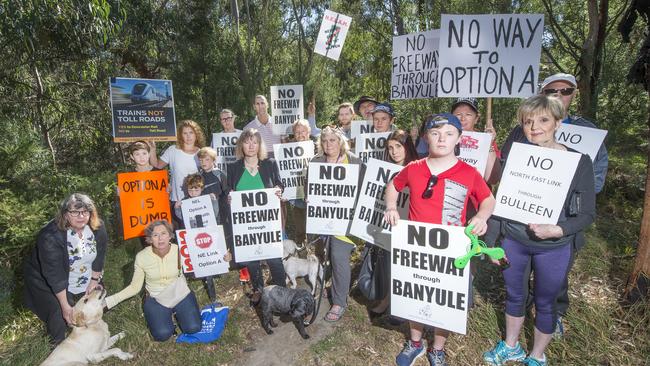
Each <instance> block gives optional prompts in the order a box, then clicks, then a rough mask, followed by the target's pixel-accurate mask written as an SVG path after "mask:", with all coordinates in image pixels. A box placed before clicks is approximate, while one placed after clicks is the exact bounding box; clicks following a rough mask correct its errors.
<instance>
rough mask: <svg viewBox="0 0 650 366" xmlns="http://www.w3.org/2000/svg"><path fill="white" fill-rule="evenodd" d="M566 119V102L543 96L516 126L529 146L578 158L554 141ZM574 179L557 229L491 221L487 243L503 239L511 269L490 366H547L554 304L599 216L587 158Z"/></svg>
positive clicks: (528, 104)
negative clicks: (530, 331) (530, 324)
mask: <svg viewBox="0 0 650 366" xmlns="http://www.w3.org/2000/svg"><path fill="white" fill-rule="evenodd" d="M563 118H564V107H563V105H562V101H561V100H560V99H559V98H557V97H554V96H547V95H544V94H541V95H536V96H534V97H531V98H529V99H527V100H526V101H524V103H523V104H522V105H521V106H520V107H519V110H518V111H517V120H518V121H519V124H520V126H521V128H522V130H523V132H524V134H525V136H526V139H527V140H528V141H529V142H530V143H531V144H534V145H537V146H541V147H543V148H548V149H555V150H562V151H572V152H576V151H575V150H573V149H570V148H567V147H566V146H564V145H562V144H560V143H558V142H557V141H556V139H555V132H556V131H557V129H558V128H560V125H561V124H562V119H563ZM571 174H572V175H573V180H572V181H571V185H570V186H569V190H568V193H567V196H566V200H565V202H564V207H563V209H562V213H561V214H560V218H559V220H558V223H557V224H556V225H552V224H537V223H528V224H523V223H520V222H515V221H511V220H506V219H504V218H500V217H493V218H491V219H490V222H489V230H488V233H487V234H486V235H485V242H486V243H487V244H488V245H490V244H492V245H493V244H495V243H496V242H497V239H498V238H499V237H500V236H502V237H503V238H502V240H501V247H502V248H503V250H504V251H505V254H506V257H507V259H508V261H509V263H510V265H509V267H508V268H506V269H504V270H503V279H504V282H505V285H506V306H505V308H506V315H505V319H506V337H505V340H503V341H500V342H498V343H497V345H496V346H495V347H494V348H493V349H492V350H490V351H488V352H485V353H484V354H483V358H484V360H485V361H486V362H488V363H489V364H491V365H503V364H505V363H506V362H508V361H522V360H523V363H524V364H526V365H532V366H544V365H546V356H545V355H544V351H545V349H546V347H547V346H548V344H549V342H550V341H551V338H552V336H553V331H554V330H555V325H556V321H557V318H558V308H557V304H556V299H557V297H558V295H560V293H561V292H562V290H563V286H565V283H566V282H567V276H568V272H569V270H570V268H571V263H572V262H573V256H574V254H575V248H579V247H581V246H582V245H584V230H585V229H586V228H587V226H589V225H590V224H591V223H592V222H593V221H594V217H595V215H596V206H595V200H596V197H595V193H594V172H593V167H592V163H591V159H590V158H589V156H588V155H586V154H582V156H581V157H580V161H579V163H578V168H577V170H576V171H575V172H574V173H571ZM532 272H534V273H535V280H534V290H533V292H534V295H535V296H534V301H535V335H534V343H533V345H532V348H531V349H530V353H529V355H528V357H526V352H525V351H524V350H523V348H522V346H521V345H520V344H519V335H520V333H521V329H522V328H523V325H524V320H525V315H526V298H527V296H528V283H529V281H530V278H531V273H532ZM529 344H530V343H529Z"/></svg>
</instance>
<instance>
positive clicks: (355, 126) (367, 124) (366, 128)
mask: <svg viewBox="0 0 650 366" xmlns="http://www.w3.org/2000/svg"><path fill="white" fill-rule="evenodd" d="M373 132H375V128H374V127H373V125H372V121H366V120H355V121H352V125H351V126H350V136H351V137H352V139H355V140H356V138H357V137H359V136H360V135H362V134H364V133H373Z"/></svg>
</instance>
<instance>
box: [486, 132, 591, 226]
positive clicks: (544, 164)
mask: <svg viewBox="0 0 650 366" xmlns="http://www.w3.org/2000/svg"><path fill="white" fill-rule="evenodd" d="M579 162H580V154H579V153H574V152H569V151H564V150H555V149H549V148H545V147H539V146H536V145H529V144H521V143H518V142H515V143H513V144H512V148H511V150H510V154H508V160H507V162H506V166H505V167H504V169H503V174H502V175H501V183H499V190H498V191H497V194H496V201H497V204H496V208H495V209H494V213H493V215H495V216H500V217H503V218H507V219H510V220H514V221H517V222H521V223H522V224H529V223H533V224H553V225H555V224H557V220H558V219H559V217H560V213H561V210H562V207H563V206H564V201H565V200H566V196H567V193H568V191H569V186H570V185H571V181H572V180H573V175H574V173H575V171H576V169H577V167H578V163H579Z"/></svg>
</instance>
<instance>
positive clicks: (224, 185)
mask: <svg viewBox="0 0 650 366" xmlns="http://www.w3.org/2000/svg"><path fill="white" fill-rule="evenodd" d="M576 85H577V83H576V80H575V78H574V77H573V76H572V75H568V74H556V75H553V76H551V77H549V78H547V79H546V80H545V81H544V82H543V83H542V85H541V88H540V94H539V95H536V96H533V97H531V98H529V99H527V100H525V101H524V102H523V103H522V104H521V106H520V107H519V110H518V113H517V122H518V124H517V126H516V127H515V128H514V129H513V131H512V132H511V133H510V135H509V136H508V139H507V140H506V143H505V144H504V145H503V146H502V148H501V150H499V148H498V147H497V145H496V139H495V137H496V131H495V130H494V127H493V126H492V121H487V123H486V128H485V131H486V132H488V133H490V134H492V137H493V138H492V143H491V149H490V153H489V157H488V165H487V173H486V174H485V178H484V176H483V175H482V174H481V173H479V172H478V171H477V170H476V169H475V168H473V167H472V166H470V165H468V164H466V163H464V162H463V161H462V160H459V159H458V155H459V143H460V141H461V134H462V131H474V130H476V128H477V124H478V123H479V121H480V113H479V104H478V102H477V101H476V99H473V98H459V99H458V100H456V101H455V102H454V103H453V105H452V108H451V111H450V113H440V114H435V115H430V116H427V117H426V118H425V119H424V120H423V123H422V125H421V127H420V129H419V130H418V131H417V136H411V134H409V132H407V131H404V130H401V129H398V128H396V125H395V120H396V113H395V111H394V110H393V108H392V106H391V105H390V104H388V103H379V102H378V101H376V100H374V99H373V98H371V97H368V96H363V97H361V98H360V99H359V100H358V101H357V102H356V103H354V104H351V103H343V104H341V105H340V106H339V107H338V109H337V126H334V125H331V126H330V125H328V126H324V127H322V129H318V128H317V127H316V123H315V108H314V106H313V103H310V105H309V107H308V115H309V118H308V119H307V120H298V121H296V122H295V124H294V126H293V141H309V140H310V139H311V138H314V139H316V146H317V150H318V153H317V155H316V156H315V157H314V158H313V159H312V161H313V162H320V163H332V164H358V165H360V168H361V169H360V171H361V173H360V179H363V171H364V163H363V162H362V161H361V160H360V159H359V158H358V157H357V156H355V154H353V153H352V150H351V146H352V145H353V144H354V141H353V140H352V136H351V124H352V121H353V120H354V119H355V115H359V116H361V117H362V118H363V119H366V120H371V121H372V122H373V129H374V132H390V134H389V136H388V138H387V143H386V152H385V157H386V160H387V161H389V162H391V163H394V164H398V165H401V166H403V167H404V168H403V169H402V170H401V172H400V173H398V174H397V175H396V176H395V177H394V178H393V179H392V180H391V181H390V182H389V183H388V184H387V186H386V211H385V216H384V219H385V221H386V222H388V223H390V224H391V225H399V220H400V217H399V214H398V212H397V208H396V203H397V198H398V193H399V192H400V191H402V190H404V189H406V188H408V189H409V190H410V198H409V214H408V219H409V220H413V221H420V222H425V223H432V224H445V225H459V226H464V225H473V233H475V234H477V235H485V237H484V240H485V242H486V243H488V244H489V245H496V244H500V245H501V246H502V247H503V249H504V250H505V253H506V257H507V260H508V261H509V267H507V268H505V269H504V270H503V277H504V280H505V287H506V306H505V312H506V315H505V317H506V337H505V339H504V340H502V341H500V342H498V343H497V345H496V346H495V347H494V348H493V349H491V350H489V351H487V352H486V353H485V354H484V359H485V361H486V362H488V363H490V364H493V365H503V364H504V363H506V362H508V361H513V360H514V361H522V362H523V363H525V364H527V365H546V364H547V363H546V362H547V361H546V357H545V355H544V350H545V349H546V347H547V345H548V344H549V342H550V340H551V338H552V334H553V333H554V332H555V331H556V330H558V331H562V322H561V317H562V316H563V315H564V314H565V312H566V308H567V306H568V296H567V295H566V293H567V287H568V273H569V271H570V269H571V266H572V264H573V261H574V259H575V255H576V253H577V251H578V250H579V249H580V248H581V247H582V246H583V245H584V230H585V229H586V228H587V227H588V226H589V225H590V224H591V222H592V221H593V220H594V217H595V194H596V193H597V192H599V191H600V190H601V189H602V186H603V182H604V177H605V174H606V170H607V152H606V150H605V148H604V146H603V147H601V151H600V152H599V154H598V156H597V158H596V159H595V161H594V162H593V164H592V161H591V159H590V158H589V157H588V156H587V155H584V154H583V155H582V156H581V159H580V163H579V165H578V169H577V171H576V172H574V173H573V180H572V182H571V186H570V188H569V192H568V194H567V198H566V202H565V204H564V207H563V211H562V214H561V216H560V219H559V221H558V224H557V225H548V224H536V223H529V224H527V225H526V224H522V223H519V222H515V221H511V220H507V219H504V218H500V217H496V216H492V212H493V210H494V207H495V204H496V202H495V199H494V196H493V195H492V192H491V188H490V186H489V184H493V183H496V182H498V181H499V179H500V174H501V167H502V166H504V164H505V163H506V161H507V158H508V153H509V151H510V147H511V145H512V143H513V142H522V143H528V144H534V145H537V146H541V147H545V148H549V149H557V150H568V151H574V150H572V149H571V148H569V147H566V146H564V145H562V144H560V143H558V142H557V140H556V139H555V131H556V130H557V129H558V128H559V127H560V125H561V124H562V123H573V124H577V125H582V126H589V127H595V126H594V125H593V124H591V123H590V122H589V121H587V120H585V119H583V118H579V117H574V116H569V114H568V109H569V105H570V104H571V101H572V99H573V97H574V96H575V93H576ZM254 109H255V111H256V117H255V119H253V120H252V121H251V122H250V123H248V124H247V125H246V126H245V127H244V129H243V131H240V130H237V129H235V118H236V116H235V115H234V113H233V112H232V111H230V110H223V111H222V112H221V114H220V121H221V124H222V126H223V129H224V132H238V133H241V135H240V137H239V139H238V141H237V145H236V148H235V152H236V157H237V160H236V161H235V162H234V163H231V164H229V165H228V167H227V171H226V172H220V171H218V170H217V169H215V158H216V153H215V152H214V150H212V149H211V148H209V147H206V146H205V144H206V139H205V135H204V133H203V132H202V129H201V128H200V126H199V125H198V124H197V123H195V122H193V121H189V120H186V121H182V122H180V123H179V125H178V133H177V141H176V144H174V145H172V146H170V147H168V148H167V149H166V150H165V151H164V152H163V153H162V154H161V155H160V156H158V154H157V151H156V144H155V143H153V142H138V143H134V144H132V145H131V147H130V150H129V152H130V156H131V159H132V160H133V162H134V163H135V170H136V171H149V170H155V169H164V168H166V167H167V168H169V170H170V178H171V179H170V180H171V182H170V187H171V189H170V204H171V207H179V205H180V202H181V201H182V200H183V199H186V198H187V197H195V196H197V195H201V194H210V195H211V197H212V199H213V205H214V206H215V214H216V216H217V217H218V220H219V223H221V224H224V229H225V231H226V236H227V237H229V225H228V222H229V221H228V214H227V211H228V202H229V201H228V194H229V192H231V191H243V190H254V189H263V188H275V189H276V192H277V194H278V196H280V197H281V194H282V190H283V184H282V181H281V179H280V174H279V170H278V166H277V164H275V162H274V160H273V158H272V156H273V145H275V144H279V143H282V142H283V138H282V137H281V136H278V135H275V134H274V133H273V120H272V117H271V116H270V115H269V114H268V103H267V100H266V98H265V97H264V96H262V95H258V96H256V98H255V102H254ZM413 137H415V138H413ZM284 142H286V140H285V141H284ZM359 185H361V182H359ZM451 186H453V187H455V189H449V187H451ZM449 191H452V192H451V193H450V192H449ZM450 195H451V196H450ZM452 196H453V197H452ZM308 199H309V198H308V197H306V200H308ZM450 200H453V201H454V202H450ZM576 202H578V204H576ZM288 206H289V207H288V208H286V209H285V210H284V211H289V212H288V215H289V216H291V217H292V218H295V219H292V220H291V223H290V224H288V223H287V220H286V216H287V212H285V214H284V215H283V216H284V218H285V220H284V223H283V225H285V226H295V228H294V229H295V230H294V234H295V236H296V238H294V239H296V241H297V242H303V241H304V236H305V234H304V233H305V230H304V227H305V211H304V207H305V201H304V200H292V201H291V202H289V204H288ZM174 216H175V217H174V226H176V227H181V226H182V225H183V224H182V223H183V220H182V217H177V216H178V213H177V214H176V215H174ZM401 219H406V218H405V217H402V218H401ZM285 232H286V231H285ZM173 233H174V231H173V227H172V225H170V224H169V223H167V222H164V221H156V222H153V223H151V224H150V225H149V226H148V227H147V229H146V230H145V234H146V244H147V246H145V247H144V249H142V251H140V252H139V253H138V254H137V255H136V259H135V264H134V266H135V269H134V274H133V279H132V282H131V284H130V285H129V286H127V287H126V288H125V289H123V290H122V291H120V292H118V293H116V294H114V295H112V296H110V297H107V298H106V306H107V307H108V308H111V307H114V306H116V305H117V304H118V303H120V302H121V301H123V300H125V299H127V298H129V297H131V296H133V295H135V294H137V293H138V292H139V291H140V290H141V288H142V286H143V285H144V286H145V288H146V296H145V301H144V305H143V309H144V314H145V320H146V322H147V326H148V327H149V330H150V332H151V334H152V336H153V338H154V339H155V340H157V341H163V340H166V339H168V338H170V337H171V336H172V335H173V334H174V331H175V326H174V323H173V320H172V317H173V316H174V314H175V316H176V320H177V323H178V325H179V326H180V328H181V330H182V331H183V332H186V333H193V332H197V331H198V330H199V329H200V327H201V321H200V314H199V307H198V304H197V301H196V297H195V296H194V294H193V293H192V292H191V291H190V293H189V294H188V295H186V296H185V297H184V298H183V299H180V301H178V302H177V303H176V304H175V305H174V306H172V307H169V306H164V305H162V304H160V302H159V301H157V299H156V298H157V296H158V295H159V294H161V293H162V292H163V291H164V290H165V288H167V287H168V286H171V285H172V284H173V283H174V282H175V281H177V279H178V278H179V276H182V271H181V270H180V267H179V264H178V263H179V258H178V255H179V254H178V247H177V246H176V244H172V242H171V241H172V238H173V237H174V235H173ZM328 242H329V253H330V262H331V265H332V282H331V289H330V290H331V296H330V301H331V308H330V309H329V311H328V312H327V315H326V316H325V320H326V321H328V322H336V321H338V320H339V319H341V317H342V316H343V315H344V312H345V310H346V309H347V306H348V302H347V301H348V293H349V291H350V285H351V282H352V275H351V263H350V262H351V260H350V258H351V254H352V252H353V251H354V250H355V249H356V248H357V245H358V244H359V241H358V240H357V239H356V238H353V237H352V236H333V237H330V238H328ZM106 247H107V235H106V230H105V228H104V225H103V223H102V222H101V220H100V219H99V215H98V212H97V209H96V207H95V205H94V203H93V202H92V200H91V199H90V198H89V197H87V196H85V195H83V194H78V193H75V194H73V195H71V196H70V197H68V198H67V199H66V200H64V202H63V203H62V204H61V206H60V207H59V211H58V213H57V216H56V218H55V219H54V220H53V221H52V222H50V223H48V224H47V225H46V226H45V227H44V228H43V229H42V230H41V231H40V233H39V235H38V240H37V245H36V248H35V250H34V251H33V252H32V254H31V256H30V257H28V258H27V260H26V264H25V285H26V286H25V299H26V305H27V307H28V308H30V309H31V310H33V311H34V313H36V315H38V317H39V318H40V319H41V320H43V321H44V322H45V323H46V327H47V331H48V334H49V335H50V337H51V338H52V340H53V342H54V343H59V342H61V341H62V340H63V339H64V337H65V330H66V326H67V324H72V314H71V312H72V308H71V306H72V304H73V303H74V301H75V300H76V299H78V298H80V297H81V296H82V295H83V294H85V293H89V292H90V291H93V290H95V289H96V288H97V287H98V286H101V281H102V275H103V270H104V259H105V253H106ZM230 247H231V248H232V246H230ZM377 250H381V249H378V248H377ZM382 255H383V258H390V252H387V251H385V252H384V253H382ZM232 259H233V255H232V253H231V252H230V251H229V252H228V253H227V254H226V255H225V256H224V260H227V261H230V260H232ZM234 259H235V260H236V258H234ZM265 262H266V265H267V266H268V268H269V270H270V273H271V282H272V283H273V284H275V285H279V286H284V285H285V272H284V268H283V265H282V260H281V258H276V259H269V260H266V261H265ZM389 263H390V261H389V260H387V261H384V264H383V265H384V266H389ZM237 266H238V268H242V267H245V268H246V269H247V270H248V272H250V281H251V284H252V288H253V295H252V297H251V303H252V304H256V303H257V302H258V301H259V299H260V294H261V290H262V288H263V286H264V279H263V276H262V270H261V263H260V262H259V261H255V262H247V263H238V264H237ZM386 273H389V272H388V271H387V272H386ZM531 273H534V274H535V281H534V286H533V289H532V291H531V290H529V289H528V283H529V279H530V278H531ZM242 276H243V277H244V278H245V277H247V276H249V275H248V273H247V272H246V271H242V272H240V278H242ZM388 281H389V278H386V280H385V286H386V288H388ZM384 292H385V293H386V294H387V296H386V297H385V298H384V299H382V300H381V301H380V302H379V305H377V306H376V307H375V308H374V309H372V310H373V311H375V312H379V313H381V312H384V311H386V309H388V307H389V303H390V301H389V297H390V295H389V294H388V291H384ZM531 303H534V304H535V309H536V316H535V318H536V319H535V341H534V344H533V347H532V348H531V349H530V350H529V352H528V353H526V352H525V351H524V350H523V348H522V347H521V345H520V344H519V342H518V339H519V337H520V333H521V328H522V325H523V322H524V316H525V313H526V307H527V304H531ZM408 324H409V334H408V341H407V342H406V344H405V346H404V348H403V349H402V351H401V352H400V353H399V354H398V356H397V357H396V363H397V364H398V365H411V364H413V362H414V361H415V359H417V358H418V357H420V356H422V355H424V354H425V353H426V355H427V358H428V360H429V362H430V363H431V364H432V365H446V364H447V360H446V354H445V343H446V339H447V338H448V336H449V332H448V331H446V330H444V329H435V330H434V338H433V342H431V343H430V344H429V347H428V349H427V348H425V346H424V344H423V333H424V325H423V324H420V323H417V322H414V321H409V322H408Z"/></svg>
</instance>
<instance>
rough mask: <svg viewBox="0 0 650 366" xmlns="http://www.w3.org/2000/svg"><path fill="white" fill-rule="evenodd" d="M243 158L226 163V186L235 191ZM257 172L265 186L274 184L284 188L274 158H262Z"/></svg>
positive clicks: (242, 165)
mask: <svg viewBox="0 0 650 366" xmlns="http://www.w3.org/2000/svg"><path fill="white" fill-rule="evenodd" d="M244 169H246V168H245V167H244V159H239V160H237V161H236V162H234V163H230V164H228V167H227V168H226V170H227V172H228V173H227V177H228V187H229V188H230V189H231V190H233V191H236V190H237V189H236V187H237V183H239V180H240V179H241V176H242V175H243V174H244ZM258 169H259V173H260V177H261V178H262V182H263V183H264V187H265V188H273V187H275V186H278V187H280V189H283V190H284V185H283V184H282V180H281V179H280V170H279V169H278V165H277V164H276V163H275V159H270V158H269V159H264V160H260V162H259V168H258Z"/></svg>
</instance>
